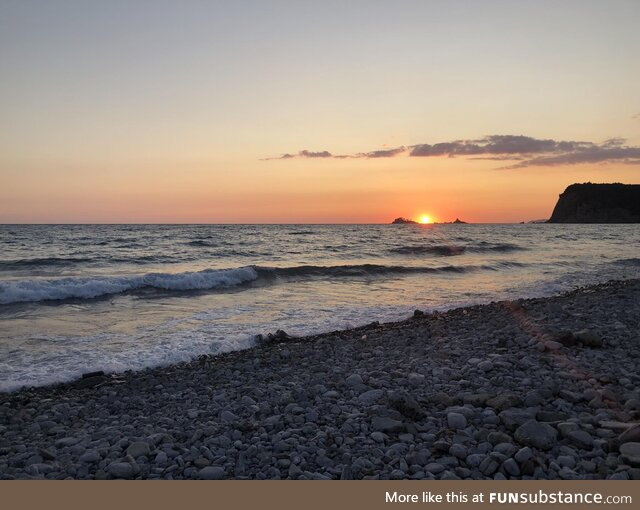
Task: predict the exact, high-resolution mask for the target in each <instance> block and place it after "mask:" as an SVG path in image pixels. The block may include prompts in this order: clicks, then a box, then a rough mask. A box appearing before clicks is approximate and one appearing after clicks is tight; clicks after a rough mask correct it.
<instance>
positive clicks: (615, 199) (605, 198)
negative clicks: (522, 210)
mask: <svg viewBox="0 0 640 510" xmlns="http://www.w3.org/2000/svg"><path fill="white" fill-rule="evenodd" d="M549 223H640V184H620V183H615V184H592V183H590V182H588V183H585V184H572V185H571V186H569V187H568V188H567V189H566V190H564V193H562V194H561V195H560V198H559V199H558V203H557V204H556V206H555V208H554V209H553V214H552V215H551V218H550V219H549Z"/></svg>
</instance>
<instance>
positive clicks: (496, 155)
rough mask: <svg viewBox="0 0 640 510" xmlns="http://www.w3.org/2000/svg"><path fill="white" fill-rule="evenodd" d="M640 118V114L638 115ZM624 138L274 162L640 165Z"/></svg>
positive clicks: (468, 143)
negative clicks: (404, 157)
mask: <svg viewBox="0 0 640 510" xmlns="http://www.w3.org/2000/svg"><path fill="white" fill-rule="evenodd" d="M638 117H639V118H640V114H638ZM625 144H626V140H625V139H624V138H610V139H608V140H605V141H604V142H602V143H595V142H583V141H565V140H553V139H550V138H545V139H541V138H533V137H531V136H524V135H490V136H486V137H484V138H479V139H476V140H453V141H449V142H440V143H435V144H428V143H423V144H418V145H409V146H401V147H396V148H393V149H380V150H374V151H369V152H358V153H355V154H341V155H334V154H331V153H330V152H329V151H326V150H325V151H319V152H313V151H309V150H302V151H299V152H297V153H295V154H283V155H282V156H277V157H274V158H266V159H267V160H271V159H292V158H337V159H345V158H371V159H372V158H392V157H395V156H398V155H400V154H403V153H407V152H408V154H409V156H410V157H419V158H434V157H449V158H453V157H467V158H468V159H474V160H477V159H486V160H494V161H517V163H514V164H512V165H509V166H506V167H504V168H509V169H515V168H526V167H532V166H559V165H576V164H581V163H583V164H584V163H614V162H615V163H623V164H629V165H640V147H634V146H629V145H625Z"/></svg>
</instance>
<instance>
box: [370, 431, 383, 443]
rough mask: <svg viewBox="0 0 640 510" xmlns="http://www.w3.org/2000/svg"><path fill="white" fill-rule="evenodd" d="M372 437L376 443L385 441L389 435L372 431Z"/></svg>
mask: <svg viewBox="0 0 640 510" xmlns="http://www.w3.org/2000/svg"><path fill="white" fill-rule="evenodd" d="M370 437H371V439H373V440H374V441H375V442H376V443H384V440H385V438H386V437H387V436H386V435H384V434H383V433H382V432H378V431H376V432H372V433H371V436H370Z"/></svg>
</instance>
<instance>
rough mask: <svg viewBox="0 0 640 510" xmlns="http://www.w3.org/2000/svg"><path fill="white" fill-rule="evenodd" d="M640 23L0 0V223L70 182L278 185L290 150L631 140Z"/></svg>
mask: <svg viewBox="0 0 640 510" xmlns="http://www.w3.org/2000/svg"><path fill="white" fill-rule="evenodd" d="M638 20H640V2H638V1H637V0H632V1H622V0H617V1H608V2H607V1H598V2H594V1H535V2H534V1H531V2H514V1H485V2H482V1H467V2H462V1H459V2H452V1H446V2H445V1H443V2H434V1H432V2H429V1H425V0H423V1H384V2H383V1H366V2H363V1H360V2H358V1H349V2H345V1H339V2H337V1H325V2H317V1H313V2H304V1H295V2H294V1H290V2H284V1H281V2H269V1H253V2H249V1H233V2H231V1H229V2H213V1H209V2H205V1H180V2H178V1H174V2H166V1H109V2H104V1H100V2H98V1H94V2H92V1H66V2H63V1H55V0H50V1H38V2H33V1H28V0H20V1H7V0H2V1H0V68H1V69H2V80H0V118H1V120H0V178H2V180H3V181H5V183H6V184H7V186H5V189H9V188H11V189H10V191H8V192H7V193H10V194H11V196H12V197H13V198H12V200H13V202H15V203H13V205H11V206H10V207H11V208H9V206H7V209H5V210H0V216H2V215H3V214H4V217H5V218H8V219H11V218H13V219H15V218H19V217H22V216H21V214H22V213H21V212H20V211H19V210H18V209H16V207H19V205H18V204H19V203H23V204H25V207H26V206H28V205H29V201H30V200H35V198H34V197H35V196H40V199H42V196H41V195H38V194H37V193H35V194H30V193H31V192H27V191H25V190H28V189H29V186H28V185H29V184H31V185H33V186H35V187H36V188H37V186H38V183H39V182H42V183H43V184H42V185H43V186H45V185H47V183H48V182H49V181H50V180H51V179H53V178H55V177H58V178H59V179H62V180H64V179H67V180H68V179H70V178H72V176H73V175H76V174H74V172H77V173H82V174H83V178H84V179H87V176H86V175H85V174H86V173H88V174H89V175H96V176H98V177H99V176H100V175H103V176H104V175H107V174H108V176H109V179H112V178H115V177H113V176H114V175H115V176H118V175H124V174H127V176H128V177H127V179H129V180H127V181H126V182H128V183H129V185H131V186H140V183H141V182H143V181H145V180H147V181H148V180H149V178H150V175H156V173H154V172H160V173H163V172H164V173H166V174H168V175H171V173H172V172H183V173H184V172H187V173H189V172H192V173H193V175H192V180H191V181H190V182H191V183H193V185H194V186H196V184H195V183H196V182H201V181H198V179H199V178H200V179H201V178H203V177H202V174H204V173H206V174H207V175H208V176H209V177H210V179H212V180H213V181H215V182H216V183H217V184H216V186H214V188H216V189H222V190H226V191H225V192H228V193H232V192H233V190H236V188H237V187H238V186H235V187H234V185H233V184H224V183H226V182H227V181H226V179H227V177H228V173H229V172H230V171H233V172H235V175H236V176H237V178H238V179H249V180H254V181H255V179H257V177H256V176H257V175H261V174H263V173H264V172H265V168H268V170H266V171H268V172H273V173H275V174H278V172H284V173H283V174H282V175H285V174H286V175H288V172H290V171H291V168H290V167H288V168H285V167H283V166H281V165H285V164H289V163H290V162H271V163H266V165H271V166H268V167H265V162H261V161H259V159H260V158H264V157H270V156H278V155H280V154H282V153H285V152H289V153H295V152H297V151H299V150H302V149H310V150H329V151H331V152H332V153H334V154H341V153H349V154H350V153H356V152H360V151H369V150H375V149H380V148H382V147H383V146H385V145H386V146H400V145H405V146H408V145H412V144H420V143H436V142H446V141H451V140H457V139H474V138H478V137H483V136H486V135H493V134H514V135H520V134H522V135H527V136H532V137H535V138H553V139H556V140H586V141H592V142H596V143H600V142H602V141H603V140H605V139H606V138H610V137H623V138H626V139H627V140H628V141H627V143H628V144H630V145H633V146H636V145H638V143H640V119H637V118H636V119H633V118H632V117H633V116H634V115H635V114H638V113H640V86H639V84H640V64H639V63H640V30H639V29H638ZM326 164H327V165H329V164H332V163H331V162H327V163H326ZM355 164H356V163H354V165H355ZM399 164H400V163H399ZM469 164H472V163H469ZM152 168H153V169H154V170H153V171H152V170H151V169H152ZM159 168H161V169H160V170H158V169H159ZM637 169H638V166H634V167H633V169H630V167H628V166H626V167H625V168H622V170H621V172H622V174H620V175H621V176H622V177H624V178H627V177H628V172H629V171H633V170H637ZM416 171H420V170H419V169H418V170H416ZM70 172H71V173H70ZM341 172H342V175H345V171H343V170H341ZM346 173H347V175H345V179H347V180H348V179H349V175H348V173H349V170H348V168H347V170H346ZM132 174H135V175H134V176H137V178H134V177H132ZM163 175H164V174H163ZM190 175H191V174H190ZM165 177H166V176H165ZM613 177H615V175H613ZM358 178H359V177H358ZM123 179H124V177H123ZM165 180H166V183H165V184H166V185H167V186H171V185H172V180H171V178H170V177H166V179H165ZM218 180H219V181H220V182H221V183H223V184H224V185H223V184H219V183H218ZM213 181H212V182H213ZM100 182H102V181H99V180H98V181H96V186H100V184H99V183H100ZM114 182H115V181H114ZM124 182H125V181H122V182H121V181H118V183H120V185H124ZM116 184H117V183H114V186H115V185H116ZM183 184H184V183H183ZM218 184H219V186H218ZM12 186H13V187H12ZM86 186H87V187H90V182H89V181H87V184H86ZM185 186H186V187H185V189H186V188H188V186H187V185H186V184H185ZM225 186H226V187H225ZM347 187H348V186H347ZM41 191H42V193H44V190H41ZM214 191H215V189H214V190H213V191H212V193H214ZM21 193H23V194H25V196H23V195H21ZM185 193H186V191H185ZM18 197H19V198H20V199H21V200H19V199H18ZM61 200H62V199H61ZM123 200H124V199H123ZM124 202H126V200H125V201H124ZM124 202H122V203H124ZM108 203H110V202H108ZM105 204H107V202H105ZM105 207H107V205H105ZM94 212H95V211H94ZM74 214H75V213H74ZM77 214H82V212H81V211H80V212H78V213H77ZM25 218H26V216H25ZM2 219H3V218H2V217H0V220H2ZM214 220H215V218H212V221H214Z"/></svg>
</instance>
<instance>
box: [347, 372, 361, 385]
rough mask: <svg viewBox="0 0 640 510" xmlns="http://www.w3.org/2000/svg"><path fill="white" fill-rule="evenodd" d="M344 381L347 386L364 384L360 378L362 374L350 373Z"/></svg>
mask: <svg viewBox="0 0 640 510" xmlns="http://www.w3.org/2000/svg"><path fill="white" fill-rule="evenodd" d="M344 382H345V383H347V386H351V387H354V386H362V384H364V381H363V380H362V376H361V375H360V374H351V375H350V376H349V377H347V378H346V379H345V380H344Z"/></svg>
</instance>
